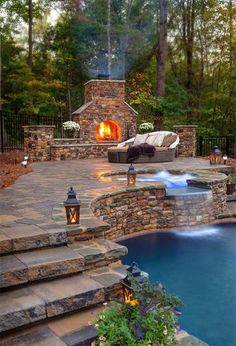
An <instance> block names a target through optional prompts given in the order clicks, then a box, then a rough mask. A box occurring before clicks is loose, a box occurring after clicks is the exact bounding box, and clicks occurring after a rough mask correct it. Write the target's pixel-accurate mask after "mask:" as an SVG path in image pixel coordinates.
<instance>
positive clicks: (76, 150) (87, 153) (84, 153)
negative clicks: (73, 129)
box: [51, 143, 111, 161]
mask: <svg viewBox="0 0 236 346" xmlns="http://www.w3.org/2000/svg"><path fill="white" fill-rule="evenodd" d="M110 146H111V143H109V144H70V145H57V144H53V145H51V159H52V160H54V161H59V160H74V159H92V158H102V157H103V158H104V157H107V149H108V148H109V147H110Z"/></svg>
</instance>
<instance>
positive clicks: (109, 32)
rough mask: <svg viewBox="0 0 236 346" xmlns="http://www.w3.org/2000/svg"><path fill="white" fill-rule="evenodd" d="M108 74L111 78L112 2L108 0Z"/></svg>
mask: <svg viewBox="0 0 236 346" xmlns="http://www.w3.org/2000/svg"><path fill="white" fill-rule="evenodd" d="M107 53H108V56H107V73H108V75H109V79H110V78H111V0H107Z"/></svg>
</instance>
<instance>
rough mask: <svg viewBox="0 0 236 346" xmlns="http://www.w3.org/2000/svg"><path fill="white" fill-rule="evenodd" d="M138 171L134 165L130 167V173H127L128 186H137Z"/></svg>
mask: <svg viewBox="0 0 236 346" xmlns="http://www.w3.org/2000/svg"><path fill="white" fill-rule="evenodd" d="M136 175H137V173H136V171H135V169H134V166H133V164H132V163H131V165H130V166H129V169H128V172H127V185H128V186H129V185H135V184H136Z"/></svg>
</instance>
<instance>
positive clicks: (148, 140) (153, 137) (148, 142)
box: [146, 135, 156, 145]
mask: <svg viewBox="0 0 236 346" xmlns="http://www.w3.org/2000/svg"><path fill="white" fill-rule="evenodd" d="M155 139H156V135H152V136H148V138H147V139H146V143H147V144H150V145H153V143H154V141H155Z"/></svg>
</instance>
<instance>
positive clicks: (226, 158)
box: [223, 154, 228, 165]
mask: <svg viewBox="0 0 236 346" xmlns="http://www.w3.org/2000/svg"><path fill="white" fill-rule="evenodd" d="M223 160H224V165H226V163H227V160H228V156H227V155H226V154H224V155H223Z"/></svg>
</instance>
